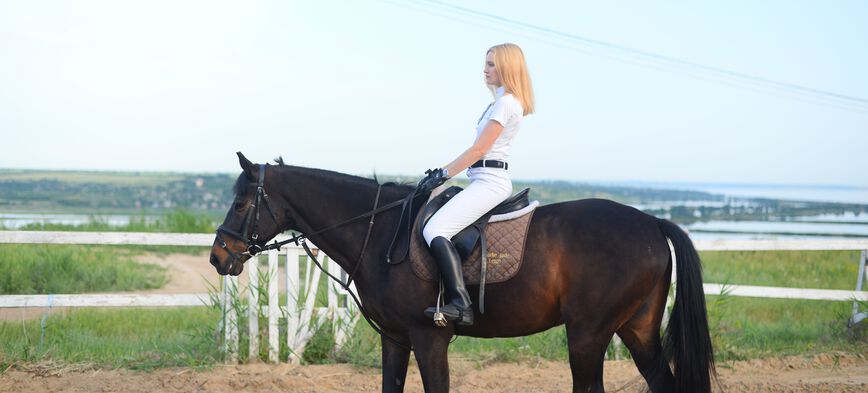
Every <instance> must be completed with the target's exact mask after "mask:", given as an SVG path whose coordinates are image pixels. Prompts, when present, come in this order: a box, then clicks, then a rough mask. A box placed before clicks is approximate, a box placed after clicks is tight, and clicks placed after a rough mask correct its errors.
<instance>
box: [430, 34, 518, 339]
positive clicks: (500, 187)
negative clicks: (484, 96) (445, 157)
mask: <svg viewBox="0 0 868 393" xmlns="http://www.w3.org/2000/svg"><path fill="white" fill-rule="evenodd" d="M483 73H484V74H485V84H486V85H488V87H489V89H491V91H492V93H493V94H494V102H493V103H492V104H490V105H489V106H488V108H486V110H485V112H484V113H483V114H482V117H480V119H479V121H478V122H477V124H476V140H475V141H474V142H473V145H471V146H470V148H468V149H467V150H465V151H464V152H463V153H461V154H460V155H459V156H458V157H457V158H455V159H454V160H453V161H452V162H450V163H449V164H448V165H446V166H444V167H442V168H437V169H434V170H432V171H430V172H429V174H428V175H427V177H426V178H425V179H423V181H422V182H421V184H422V188H423V191H430V190H433V189H434V188H436V187H437V186H439V185H441V184H443V182H445V181H446V180H447V179H449V177H451V176H454V175H457V174H458V173H460V172H462V171H464V170H465V169H467V176H468V177H469V178H470V185H468V186H467V188H465V189H464V190H463V191H462V192H460V193H458V195H456V196H455V197H453V198H452V199H451V200H449V202H448V203H446V205H444V206H443V207H442V208H441V209H440V210H439V211H437V213H436V214H435V215H434V216H433V217H431V219H430V220H429V221H428V224H427V225H426V226H425V228H424V229H423V231H422V236H423V237H424V238H425V241H426V242H427V243H428V246H429V247H430V249H431V253H432V255H433V256H434V259H435V260H436V261H437V266H438V268H439V270H440V274H441V276H442V278H443V282H444V286H445V287H446V295H447V300H448V301H449V303H448V304H446V305H445V306H444V307H442V308H441V309H440V312H442V313H443V314H444V316H445V318H446V320H447V321H450V322H455V323H458V324H460V325H472V324H473V309H471V308H470V306H471V302H470V296H469V295H468V293H467V289H466V288H465V286H464V278H463V277H462V275H461V257H460V256H459V255H458V251H456V249H455V246H454V245H453V244H452V241H451V239H452V237H453V236H455V235H456V234H457V233H458V232H460V231H461V230H462V229H464V228H466V227H467V226H468V225H470V224H472V223H473V222H474V221H476V220H477V219H479V218H480V217H482V215H483V214H485V213H487V212H488V211H489V210H491V209H492V208H494V207H495V206H497V204H499V203H500V202H503V200H505V199H506V198H508V197H509V196H510V195H511V194H512V181H511V180H510V178H509V173H508V172H507V171H508V169H509V166H508V164H507V162H506V159H507V158H508V156H509V149H510V146H511V144H512V140H513V138H514V137H515V135H516V133H517V132H518V129H519V127H520V126H521V121H522V119H523V118H524V117H525V116H527V115H529V114H531V113H533V112H534V100H533V88H532V86H531V81H530V75H529V74H528V71H527V64H526V63H525V60H524V53H522V51H521V48H519V47H518V46H517V45H515V44H510V43H507V44H501V45H496V46H493V47H491V48H490V49H488V52H486V54H485V66H484V68H483ZM434 312H435V308H434V307H429V308H428V309H426V310H425V314H426V315H428V316H429V317H433V316H434Z"/></svg>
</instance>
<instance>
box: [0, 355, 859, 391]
mask: <svg viewBox="0 0 868 393" xmlns="http://www.w3.org/2000/svg"><path fill="white" fill-rule="evenodd" d="M451 372H452V377H451V379H452V389H451V391H453V392H459V393H460V392H569V391H571V385H570V384H571V379H570V374H569V367H568V366H567V365H566V364H565V363H558V362H549V361H542V362H538V363H537V362H534V363H498V364H492V365H486V366H484V367H481V366H479V365H478V364H476V363H474V362H470V361H466V360H454V359H453V361H452V362H451ZM638 375H639V374H638V372H637V371H636V368H635V367H634V366H633V363H632V362H630V361H609V362H606V369H605V383H606V390H607V391H608V392H640V391H642V389H644V387H645V384H644V381H643V380H641V379H640V378H639V377H638ZM720 382H721V387H722V389H716V391H725V392H863V393H864V392H868V360H866V359H865V357H856V356H852V355H847V356H844V355H841V356H835V355H828V354H824V355H819V356H814V357H811V358H800V357H788V358H783V359H771V360H768V359H767V360H753V361H747V362H736V363H734V364H727V365H721V367H720ZM379 390H380V374H379V370H378V369H371V368H358V367H353V366H348V365H318V366H294V365H289V364H279V365H267V364H250V365H241V366H220V367H217V368H215V369H212V370H209V371H195V370H190V369H169V370H160V371H156V372H136V371H126V370H88V369H86V368H79V369H76V368H74V367H69V366H67V367H66V368H58V367H52V366H51V365H34V366H31V367H30V368H29V369H17V368H14V369H10V370H8V371H6V372H5V373H4V374H2V375H0V393H2V392H10V393H13V392H14V393H18V392H34V393H43V392H131V393H163V392H238V391H243V392H276V391H280V392H291V393H296V392H298V393H301V392H375V391H379ZM405 391H406V392H421V391H422V384H421V379H420V377H419V370H418V368H416V367H415V365H411V368H410V371H409V373H408V376H407V381H406V389H405Z"/></svg>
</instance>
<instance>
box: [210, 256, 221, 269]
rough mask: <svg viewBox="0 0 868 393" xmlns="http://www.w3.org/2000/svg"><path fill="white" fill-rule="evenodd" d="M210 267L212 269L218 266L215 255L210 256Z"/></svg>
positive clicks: (218, 262)
mask: <svg viewBox="0 0 868 393" xmlns="http://www.w3.org/2000/svg"><path fill="white" fill-rule="evenodd" d="M211 266H214V267H218V266H220V261H218V260H217V256H216V255H211Z"/></svg>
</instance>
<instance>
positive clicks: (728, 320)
mask: <svg viewBox="0 0 868 393" xmlns="http://www.w3.org/2000/svg"><path fill="white" fill-rule="evenodd" d="M708 300H709V301H708V305H709V318H710V319H711V325H712V333H713V339H714V343H715V348H716V351H717V355H718V357H719V358H720V359H722V360H741V359H750V358H759V357H771V356H786V355H806V354H813V353H821V352H830V351H840V352H847V353H855V354H859V353H866V352H868V334H866V328H865V326H859V327H856V328H854V329H849V330H848V329H847V319H848V318H849V317H850V314H851V312H852V308H851V307H852V304H853V303H852V302H834V301H820V300H792V299H756V298H744V297H727V296H724V297H723V298H721V297H719V296H709V297H708Z"/></svg>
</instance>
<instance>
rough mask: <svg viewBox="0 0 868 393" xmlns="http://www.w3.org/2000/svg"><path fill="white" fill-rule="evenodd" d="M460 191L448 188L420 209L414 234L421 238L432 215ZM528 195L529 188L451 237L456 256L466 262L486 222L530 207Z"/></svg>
mask: <svg viewBox="0 0 868 393" xmlns="http://www.w3.org/2000/svg"><path fill="white" fill-rule="evenodd" d="M462 190H464V189H463V188H461V187H459V186H452V187H449V188H447V189H446V190H444V191H443V192H441V193H440V194H439V195H437V196H435V197H434V198H432V199H431V201H430V202H428V204H427V205H425V207H423V208H422V211H421V212H420V213H419V218H418V219H416V232H418V233H419V236H422V228H425V225H426V224H428V220H430V219H431V217H432V216H433V215H434V213H437V211H438V210H440V208H441V207H443V205H445V204H446V202H449V200H450V199H452V197H454V196H455V195H457V194H458V193H459V192H461V191H462ZM528 193H530V188H525V189H523V190H521V191H519V192H518V193H516V194H515V195H513V196H511V197H509V198H507V199H506V200H504V201H503V202H501V203H500V204H498V205H497V206H495V207H494V208H493V209H491V210H490V211H489V212H488V213H485V214H484V215H483V216H482V217H480V218H479V219H478V220H476V222H474V223H473V224H470V226H468V227H467V228H464V229H463V230H461V232H458V234H457V235H455V236H453V237H452V244H454V245H455V249H456V250H458V255H461V259H462V260H467V258H468V257H469V256H470V253H471V252H473V248H474V247H475V246H476V243H477V242H479V240H480V238H482V234H483V233H484V231H485V226H486V225H487V224H488V220H489V219H491V216H493V215H500V214H507V213H510V212H514V211H518V210H521V209H524V208H526V207H528V206H529V205H530V202H528V199H527V195H528ZM423 241H424V239H423Z"/></svg>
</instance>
